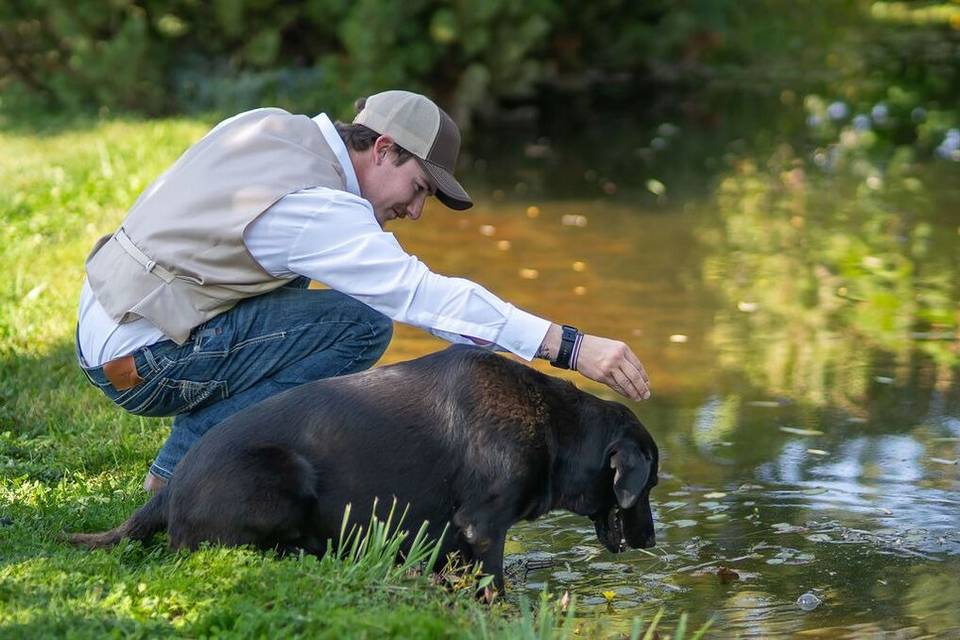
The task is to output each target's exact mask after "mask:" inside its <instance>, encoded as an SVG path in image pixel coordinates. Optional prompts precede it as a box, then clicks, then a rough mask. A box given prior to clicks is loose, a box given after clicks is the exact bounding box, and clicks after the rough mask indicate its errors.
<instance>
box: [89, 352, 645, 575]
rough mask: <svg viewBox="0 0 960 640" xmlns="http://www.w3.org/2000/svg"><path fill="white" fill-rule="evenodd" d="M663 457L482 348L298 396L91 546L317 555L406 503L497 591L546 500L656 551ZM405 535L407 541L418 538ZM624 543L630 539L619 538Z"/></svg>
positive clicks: (627, 423)
mask: <svg viewBox="0 0 960 640" xmlns="http://www.w3.org/2000/svg"><path fill="white" fill-rule="evenodd" d="M657 468H658V452H657V446H656V444H655V443H654V441H653V439H652V438H651V437H650V434H649V433H647V430H646V429H645V428H644V427H643V425H642V424H641V423H640V421H639V420H637V418H636V416H634V414H633V413H632V412H631V411H630V410H628V409H627V408H626V407H624V406H623V405H621V404H619V403H616V402H610V401H605V400H601V399H599V398H597V397H595V396H592V395H590V394H588V393H585V392H583V391H580V390H578V389H577V388H576V387H574V386H573V385H572V384H570V383H569V382H565V381H563V380H560V379H557V378H553V377H551V376H547V375H544V374H542V373H540V372H538V371H536V370H535V369H532V368H530V367H527V366H524V365H523V364H520V363H517V362H514V361H512V360H509V359H507V358H503V357H501V356H498V355H496V354H492V353H489V352H487V351H484V350H481V349H475V348H469V347H451V348H450V349H447V350H446V351H442V352H439V353H435V354H431V355H429V356H425V357H423V358H419V359H416V360H411V361H409V362H403V363H399V364H395V365H391V366H386V367H381V368H377V369H373V370H370V371H365V372H362V373H357V374H353V375H349V376H344V377H340V378H330V379H327V380H320V381H317V382H313V383H310V384H305V385H303V386H300V387H297V388H296V389H292V390H290V391H288V392H285V393H283V394H280V395H277V396H275V397H273V398H270V399H268V400H265V401H264V402H261V403H260V404H258V405H256V406H253V407H250V408H249V409H247V410H244V411H241V412H240V413H239V414H237V415H235V416H233V417H231V418H230V419H228V420H226V421H224V422H223V423H222V424H220V425H218V426H217V427H216V428H214V429H212V430H211V431H210V432H209V433H207V434H206V435H205V436H204V437H203V438H202V439H201V440H200V442H199V443H197V445H196V446H194V448H193V449H191V450H190V452H189V453H188V454H187V455H186V456H185V457H184V458H183V460H182V461H181V462H180V464H179V465H178V466H177V469H176V472H175V473H174V475H173V478H172V479H171V480H170V483H169V484H168V485H167V487H165V488H164V489H163V490H162V491H160V493H158V494H157V495H156V496H154V497H153V498H152V499H151V500H150V501H149V502H148V503H147V504H146V505H144V506H143V507H142V508H140V509H139V510H138V511H137V512H136V513H135V514H134V515H133V516H132V517H131V518H130V519H129V520H128V521H127V522H125V523H124V524H122V525H120V526H119V527H117V528H116V529H113V530H112V531H108V532H105V533H101V534H78V535H75V536H73V538H72V540H73V541H74V542H76V543H78V544H81V545H85V546H88V547H102V546H108V545H112V544H115V543H116V542H117V541H119V540H120V539H121V538H124V537H127V538H133V539H141V540H142V539H147V538H149V537H150V536H152V535H153V534H155V533H157V532H158V531H162V530H164V529H166V530H167V531H168V532H169V534H170V545H171V546H172V547H174V548H181V547H187V548H191V549H193V548H196V547H197V545H198V544H199V543H201V542H203V541H211V542H219V543H223V544H231V545H242V544H250V545H254V546H257V547H260V548H264V549H281V550H286V549H304V550H306V551H308V552H311V553H316V554H321V553H323V552H324V551H325V550H326V547H327V540H328V539H332V540H336V539H337V538H338V536H339V533H340V526H341V523H342V519H343V513H344V508H345V507H346V505H347V503H352V509H351V518H352V520H353V522H352V523H351V524H354V523H356V524H364V523H365V521H366V519H367V518H369V516H370V513H371V510H372V508H373V503H374V499H378V507H377V508H378V515H379V516H380V517H384V516H385V515H386V512H387V510H388V509H389V508H390V506H391V504H392V503H393V499H394V498H396V499H397V502H398V506H399V507H400V508H401V509H402V508H403V507H405V506H407V505H409V512H408V514H407V517H406V520H405V521H404V526H405V528H411V529H414V530H415V529H416V528H418V527H419V525H420V523H421V522H423V521H424V520H426V521H428V522H429V523H430V524H429V530H428V533H429V535H430V536H431V537H432V538H433V539H437V538H439V537H440V535H441V533H442V531H443V528H444V526H445V525H447V523H449V525H450V529H449V530H448V531H447V534H446V536H445V537H444V539H443V541H442V551H441V554H440V558H445V557H446V555H447V554H448V553H451V552H459V553H460V555H461V557H462V558H463V559H464V560H466V561H469V562H473V561H481V562H482V563H483V567H484V570H485V571H487V572H488V573H490V574H492V575H493V576H494V578H495V583H496V586H497V587H498V588H499V589H501V590H502V589H503V545H504V541H505V539H506V534H507V530H508V529H509V528H510V526H512V525H513V524H515V523H516V522H518V521H520V520H522V519H528V520H532V519H534V518H537V517H538V516H541V515H543V514H545V513H546V512H547V511H550V510H551V509H558V508H562V509H568V510H570V511H573V512H575V513H578V514H581V515H585V516H589V517H590V518H591V519H592V520H593V521H594V523H595V525H596V529H597V535H598V537H599V538H600V541H601V542H602V543H603V544H604V545H605V546H606V547H607V548H608V549H609V550H611V551H615V552H616V551H623V550H624V549H625V548H626V545H629V546H630V547H634V548H647V547H651V546H653V544H654V531H653V517H652V514H651V511H650V489H651V488H652V487H653V486H654V485H655V484H656V483H657ZM408 539H409V538H408ZM624 541H625V543H626V545H624V544H623V542H624Z"/></svg>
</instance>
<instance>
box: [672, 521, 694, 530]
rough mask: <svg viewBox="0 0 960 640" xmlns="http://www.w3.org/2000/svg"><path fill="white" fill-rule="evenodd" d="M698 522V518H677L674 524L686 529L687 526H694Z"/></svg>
mask: <svg viewBox="0 0 960 640" xmlns="http://www.w3.org/2000/svg"><path fill="white" fill-rule="evenodd" d="M696 524H697V521H696V520H677V521H676V522H674V523H673V526H675V527H678V528H680V529H686V528H687V527H692V526H694V525H696Z"/></svg>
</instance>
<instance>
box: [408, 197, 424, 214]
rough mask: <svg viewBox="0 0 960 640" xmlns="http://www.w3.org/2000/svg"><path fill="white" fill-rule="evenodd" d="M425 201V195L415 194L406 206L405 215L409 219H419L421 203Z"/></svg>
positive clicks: (421, 208)
mask: <svg viewBox="0 0 960 640" xmlns="http://www.w3.org/2000/svg"><path fill="white" fill-rule="evenodd" d="M425 201H426V197H423V196H417V197H416V198H414V199H413V202H411V203H410V205H409V206H408V207H407V217H408V218H410V219H411V220H419V219H420V214H421V213H423V204H424V202H425Z"/></svg>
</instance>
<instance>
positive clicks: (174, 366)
mask: <svg viewBox="0 0 960 640" xmlns="http://www.w3.org/2000/svg"><path fill="white" fill-rule="evenodd" d="M308 284H309V280H307V279H306V278H298V279H297V280H294V281H292V282H291V283H290V284H287V285H286V286H283V287H281V288H279V289H276V290H274V291H272V292H270V293H267V294H264V295H260V296H256V297H253V298H247V299H246V300H243V301H241V302H240V303H239V304H237V305H236V306H235V307H233V308H232V309H230V310H229V311H227V312H225V313H222V314H220V315H218V316H217V317H215V318H212V319H211V320H208V321H207V322H205V323H204V324H202V325H200V326H198V327H196V328H195V329H194V330H193V331H192V332H191V334H190V338H189V340H188V341H187V342H186V343H184V344H182V345H177V344H176V343H175V342H172V341H170V340H164V341H162V342H158V343H156V344H153V345H150V346H148V347H143V348H142V349H139V350H138V351H137V352H136V353H134V360H135V362H136V366H137V372H138V373H139V375H140V377H141V378H142V379H143V382H141V383H139V384H138V385H137V386H135V387H133V388H132V389H127V390H125V391H117V390H116V389H114V387H113V385H112V384H110V382H109V381H108V380H107V379H106V377H105V376H104V374H103V368H102V367H91V368H84V372H85V373H86V375H87V378H89V380H90V382H92V383H93V384H94V385H95V386H96V387H98V388H99V389H100V390H101V391H102V392H103V393H104V394H106V396H107V397H108V398H110V399H111V400H113V402H115V403H116V404H117V405H119V406H120V407H122V408H123V409H125V410H126V411H129V412H130V413H133V414H136V415H140V416H171V415H172V416H176V418H174V420H173V428H172V430H171V432H170V436H169V437H168V438H167V441H166V442H165V443H164V445H163V447H162V448H161V449H160V453H159V454H158V455H157V458H156V459H155V460H154V462H153V464H152V465H151V466H150V471H151V472H152V473H153V474H155V475H158V476H161V477H163V478H170V476H171V475H172V474H173V470H174V468H175V467H176V466H177V463H178V462H179V461H180V459H181V458H182V457H183V456H184V455H185V454H186V453H187V450H188V449H189V448H190V447H191V446H193V444H194V443H196V442H197V440H199V439H200V437H201V436H203V434H204V433H206V432H207V431H209V430H210V428H211V427H213V426H215V425H216V424H218V423H220V422H222V421H223V420H224V419H226V418H227V417H228V416H230V415H232V414H234V413H236V412H237V411H239V410H241V409H243V408H244V407H248V406H250V405H252V404H255V403H257V402H260V401H261V400H263V399H265V398H268V397H270V396H272V395H274V394H277V393H280V392H281V391H285V390H287V389H290V388H292V387H296V386H297V385H301V384H304V383H305V382H310V381H312V380H319V379H321V378H329V377H331V376H338V375H344V374H347V373H353V372H355V371H362V370H364V369H368V368H369V367H371V366H373V364H374V363H375V362H376V361H377V360H378V359H379V358H380V356H381V355H383V352H384V351H385V350H386V348H387V345H388V344H389V343H390V338H391V336H392V334H393V323H392V322H391V321H390V319H389V318H387V317H386V316H385V315H383V314H381V313H380V312H378V311H374V310H373V309H371V308H370V307H368V306H366V305H365V304H363V303H361V302H358V301H356V300H354V299H353V298H351V297H349V296H347V295H344V294H342V293H340V292H338V291H333V290H329V289H326V290H315V289H307V288H306V287H307V285H308ZM264 428H269V425H264Z"/></svg>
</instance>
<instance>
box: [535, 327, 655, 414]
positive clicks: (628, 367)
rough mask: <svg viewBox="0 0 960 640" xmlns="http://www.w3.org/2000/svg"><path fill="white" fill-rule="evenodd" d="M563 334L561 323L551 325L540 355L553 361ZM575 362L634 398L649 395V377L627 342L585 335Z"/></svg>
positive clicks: (583, 371) (591, 375)
mask: <svg viewBox="0 0 960 640" xmlns="http://www.w3.org/2000/svg"><path fill="white" fill-rule="evenodd" d="M562 333H563V331H562V329H561V328H560V325H557V324H552V325H551V326H550V328H549V329H548V330H547V335H546V336H544V339H543V344H541V345H540V349H539V351H537V357H538V358H544V359H546V360H554V359H555V358H556V357H557V352H558V351H559V348H560V337H561V335H562ZM573 364H574V366H575V368H576V370H577V371H579V372H580V373H581V374H583V375H584V376H586V377H587V378H590V379H591V380H596V381H597V382H602V383H603V384H605V385H607V386H608V387H610V388H611V389H613V390H614V391H616V392H617V393H619V394H620V395H622V396H626V397H628V398H630V399H631V400H646V399H647V398H649V397H650V378H649V377H647V372H646V370H644V368H643V365H642V364H640V360H639V359H638V358H637V356H636V354H635V353H634V352H633V351H632V350H631V349H630V347H628V346H627V345H626V343H623V342H620V341H619V340H610V339H607V338H601V337H600V336H591V335H586V334H584V336H583V341H582V342H581V343H580V352H579V354H578V356H577V361H576V362H575V363H573Z"/></svg>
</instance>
